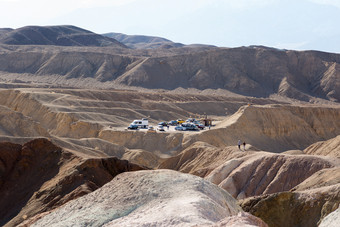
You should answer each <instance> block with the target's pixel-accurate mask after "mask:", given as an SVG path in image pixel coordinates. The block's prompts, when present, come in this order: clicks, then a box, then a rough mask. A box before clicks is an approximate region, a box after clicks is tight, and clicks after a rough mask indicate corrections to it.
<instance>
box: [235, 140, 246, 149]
mask: <svg viewBox="0 0 340 227" xmlns="http://www.w3.org/2000/svg"><path fill="white" fill-rule="evenodd" d="M237 145H238V149H239V150H241V140H238V143H237ZM243 151H246V142H243Z"/></svg>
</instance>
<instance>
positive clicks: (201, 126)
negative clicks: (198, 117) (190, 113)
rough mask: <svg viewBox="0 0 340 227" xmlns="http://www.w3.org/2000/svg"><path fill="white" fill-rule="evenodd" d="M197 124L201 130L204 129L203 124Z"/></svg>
mask: <svg viewBox="0 0 340 227" xmlns="http://www.w3.org/2000/svg"><path fill="white" fill-rule="evenodd" d="M196 126H197V128H199V129H201V130H203V129H204V128H205V126H204V125H203V124H197V125H196Z"/></svg>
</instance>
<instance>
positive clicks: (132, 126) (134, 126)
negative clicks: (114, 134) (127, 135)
mask: <svg viewBox="0 0 340 227" xmlns="http://www.w3.org/2000/svg"><path fill="white" fill-rule="evenodd" d="M128 129H131V130H134V129H138V125H133V124H131V125H129V127H128Z"/></svg>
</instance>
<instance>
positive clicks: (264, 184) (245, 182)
mask: <svg viewBox="0 0 340 227" xmlns="http://www.w3.org/2000/svg"><path fill="white" fill-rule="evenodd" d="M330 167H334V164H333V162H331V161H329V160H326V159H323V158H318V157H311V156H307V155H298V156H294V155H282V154H271V153H265V152H258V153H254V154H251V155H248V156H245V157H242V158H236V159H232V160H229V161H227V162H225V163H224V164H222V165H220V166H219V167H218V168H216V169H214V170H213V171H212V172H211V173H210V174H209V175H208V176H206V177H205V179H206V180H208V181H210V182H212V183H214V184H216V185H218V186H220V187H221V188H223V189H225V190H226V191H228V192H229V193H230V194H231V195H232V196H233V197H234V198H237V199H243V198H246V197H250V196H255V195H261V194H270V193H275V192H282V191H288V190H290V189H292V188H293V187H295V186H296V185H298V184H300V183H301V182H302V181H304V180H305V179H307V178H308V177H310V176H311V175H312V174H313V173H315V172H317V171H319V170H321V169H324V168H330Z"/></svg>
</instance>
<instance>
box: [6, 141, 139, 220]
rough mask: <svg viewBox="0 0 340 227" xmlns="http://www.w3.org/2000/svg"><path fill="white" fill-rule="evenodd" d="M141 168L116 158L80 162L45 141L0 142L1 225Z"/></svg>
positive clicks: (50, 207) (54, 205) (67, 199)
mask: <svg viewBox="0 0 340 227" xmlns="http://www.w3.org/2000/svg"><path fill="white" fill-rule="evenodd" d="M141 169H142V168H141V167H139V166H138V165H134V164H130V163H129V162H128V161H122V160H119V159H117V158H115V157H112V158H101V159H99V158H98V159H83V158H80V157H77V156H75V155H74V154H73V153H71V152H68V151H65V150H63V149H61V148H60V147H58V146H55V145H54V144H52V143H51V142H50V141H49V140H47V139H35V140H33V141H30V142H28V143H25V144H24V145H19V144H13V143H8V142H3V143H0V194H1V197H0V207H1V209H0V225H5V226H16V225H17V224H19V223H21V222H22V221H24V220H25V219H27V218H30V217H32V216H34V215H36V214H39V213H41V212H45V211H49V210H51V209H54V208H56V207H59V206H60V205H62V204H64V203H66V202H67V201H69V200H72V199H75V198H78V197H80V196H83V195H85V194H87V193H89V192H92V191H94V190H96V189H98V188H99V187H101V186H102V185H104V184H105V183H107V182H109V181H110V180H111V179H112V178H113V177H114V176H116V175H117V174H119V173H122V172H125V171H134V170H141Z"/></svg>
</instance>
